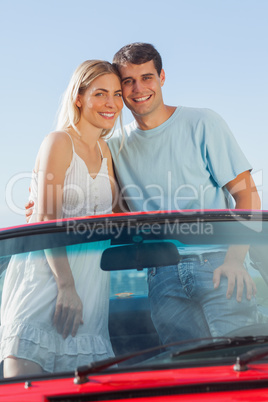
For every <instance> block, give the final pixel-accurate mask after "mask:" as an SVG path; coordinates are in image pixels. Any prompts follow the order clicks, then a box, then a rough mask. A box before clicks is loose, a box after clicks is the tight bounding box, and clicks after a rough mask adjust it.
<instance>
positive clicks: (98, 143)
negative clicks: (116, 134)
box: [97, 141, 103, 159]
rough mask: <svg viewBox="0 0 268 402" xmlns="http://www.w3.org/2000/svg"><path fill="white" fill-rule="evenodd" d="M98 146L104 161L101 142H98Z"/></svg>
mask: <svg viewBox="0 0 268 402" xmlns="http://www.w3.org/2000/svg"><path fill="white" fill-rule="evenodd" d="M97 144H98V146H99V150H100V153H101V159H103V153H102V150H101V146H100V143H99V141H97Z"/></svg>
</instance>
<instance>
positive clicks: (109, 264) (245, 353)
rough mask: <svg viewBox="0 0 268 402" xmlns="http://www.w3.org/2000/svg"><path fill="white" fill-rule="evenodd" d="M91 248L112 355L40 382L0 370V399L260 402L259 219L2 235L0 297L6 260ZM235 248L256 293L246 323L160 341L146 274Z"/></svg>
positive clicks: (267, 226)
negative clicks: (105, 289) (105, 279)
mask: <svg viewBox="0 0 268 402" xmlns="http://www.w3.org/2000/svg"><path fill="white" fill-rule="evenodd" d="M100 241H101V242H102V241H105V242H106V244H107V246H106V248H105V249H104V251H103V252H102V256H101V263H100V269H102V270H103V271H109V272H110V278H111V281H110V302H109V336H110V340H111V344H112V348H113V352H114V357H110V358H106V359H103V360H98V361H94V362H92V361H90V360H89V362H88V365H84V366H82V367H81V366H80V367H76V368H75V369H70V368H69V367H66V369H65V370H64V371H61V372H55V373H45V374H43V375H24V376H20V377H12V378H4V375H3V369H2V368H1V383H0V400H1V402H2V401H3V402H4V401H12V402H14V401H27V402H30V401H50V402H52V401H53V402H54V401H55V402H56V401H58V402H59V401H62V402H63V401H66V402H67V401H119V400H120V401H124V400H125V401H132V400H133V401H134V400H135V401H145V400H146V401H147V400H148V401H175V400H176V401H177V400H178V401H196V400H197V401H215V400H217V401H251V400H252V401H256V400H258V401H267V400H268V212H264V211H256V212H247V211H230V210H228V211H205V212H201V211H180V212H151V213H129V214H113V215H106V216H93V217H87V218H75V219H69V220H62V221H53V222H43V223H36V224H29V225H25V226H19V227H13V228H8V229H2V230H1V231H0V264H1V265H0V272H1V287H0V290H1V291H2V289H3V286H4V283H5V278H6V272H7V271H8V269H9V268H10V261H11V259H12V258H13V257H12V256H18V255H19V256H20V255H21V256H23V255H24V256H26V255H27V254H29V253H40V252H42V253H44V250H53V249H62V248H67V249H68V250H72V252H73V253H75V250H76V248H77V245H81V244H85V245H86V244H87V243H94V242H100ZM241 246H242V247H244V248H245V247H246V249H247V250H248V251H247V253H246V254H245V260H244V267H245V269H246V270H247V271H248V273H249V275H250V277H251V278H252V280H253V281H254V283H255V286H256V290H257V291H256V296H255V297H253V298H252V303H253V304H254V303H255V307H256V310H254V311H255V312H256V313H255V316H254V324H252V323H250V322H249V324H248V325H241V326H239V325H238V327H237V329H236V330H232V331H229V327H228V326H226V333H224V334H222V335H221V336H214V337H213V336H209V337H203V338H200V337H195V338H193V337H191V336H185V337H184V338H183V339H182V337H181V335H180V336H179V334H178V338H177V339H176V334H175V335H174V336H175V340H174V341H173V342H172V343H169V344H164V343H163V340H161V339H162V336H161V334H160V333H159V329H158V328H157V329H156V327H155V325H154V322H155V321H154V318H153V319H152V304H150V303H151V300H150V297H151V296H150V295H149V294H148V273H147V271H150V270H151V269H154V268H159V267H168V266H175V267H176V266H178V264H180V262H181V261H182V259H183V258H185V255H191V256H192V255H196V254H194V253H197V250H198V253H199V254H200V255H201V254H202V253H204V252H205V253H207V251H208V250H212V251H213V252H217V250H218V249H226V250H227V249H228V248H229V247H236V248H237V247H238V248H239V247H241ZM77 249H79V250H81V248H77ZM44 255H45V254H44ZM211 281H212V276H211ZM236 291H237V289H236V288H235V289H234V295H235V296H234V297H236ZM242 302H243V300H242ZM242 302H241V303H242ZM224 303H226V305H228V303H229V300H228V299H226V300H225V301H224ZM236 303H238V302H236ZM195 305H196V306H198V300H196V301H195ZM196 308H197V307H196ZM217 308H218V307H217V299H216V298H215V309H214V311H216V312H217V311H219V310H217ZM4 313H5V312H4V311H3V306H2V315H3V314H4ZM164 313H165V315H166V317H168V318H169V317H170V316H171V314H172V312H171V311H169V310H168V309H166V310H164ZM248 314H249V315H250V312H248ZM191 318H192V317H191V316H189V317H188V320H189V322H192V321H191ZM171 322H172V319H171ZM181 324H182V323H181ZM181 324H180V320H179V321H178V325H179V326H180V325H181ZM194 325H195V324H194V323H193V327H194ZM227 327H228V328H227ZM194 329H195V328H193V330H194ZM160 337H161V339H160Z"/></svg>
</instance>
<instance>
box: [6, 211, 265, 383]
mask: <svg viewBox="0 0 268 402" xmlns="http://www.w3.org/2000/svg"><path fill="white" fill-rule="evenodd" d="M267 245H268V213H266V212H255V213H248V212H246V211H245V212H235V211H207V212H198V211H191V212H189V211H188V212H187V211H185V212H180V213H179V212H170V213H168V212H162V213H159V212H158V213H153V212H152V213H149V214H145V213H136V214H134V213H130V214H113V215H107V216H99V217H88V218H75V219H67V220H61V221H55V222H43V223H38V224H31V225H26V226H21V227H15V228H10V229H6V230H1V231H0V272H1V277H0V280H1V282H0V291H1V299H2V304H1V359H2V366H1V378H2V381H3V380H4V378H5V377H12V376H13V377H14V376H17V375H20V376H21V375H23V376H25V377H29V376H31V377H32V376H33V375H38V376H39V375H47V374H51V375H53V374H54V373H66V372H71V373H74V371H75V370H76V369H77V368H78V367H79V366H85V365H89V364H91V363H92V362H96V361H99V362H101V361H103V360H106V361H107V359H109V358H113V357H119V358H120V357H121V356H124V355H126V354H130V355H131V354H133V355H132V356H130V357H131V358H128V359H125V360H124V361H122V362H118V364H111V368H110V370H113V371H118V370H136V369H139V368H140V367H159V366H161V368H165V367H167V368H169V367H170V366H172V367H173V366H176V365H187V364H191V365H195V366H198V365H201V364H204V361H206V364H207V362H211V364H213V361H217V362H218V361H219V359H220V360H221V362H222V363H224V362H225V361H226V362H230V358H231V359H234V356H237V355H238V354H241V353H242V352H245V350H251V349H252V348H253V347H254V345H255V346H256V347H259V345H260V342H258V340H260V339H261V340H262V343H265V342H267V340H268V338H267V337H268V298H267V294H268V292H267V291H268V288H267V286H268V270H267V268H268V252H267V251H268V247H267ZM232 339H233V340H235V343H232V344H231V347H229V348H228V350H229V351H227V345H228V344H230V341H231V340H232ZM242 339H243V342H241V340H242ZM226 340H227V341H226ZM239 340H240V341H239ZM218 342H219V343H218ZM213 344H214V345H216V347H214V348H213V347H212V345H213ZM206 345H209V347H207V348H206ZM204 346H205V347H204ZM200 347H202V348H201V349H200ZM198 348H199V349H198ZM239 348H241V350H240V349H239ZM146 349H148V351H146ZM195 350H196V352H195ZM142 351H145V352H144V353H141V352H142ZM190 351H192V353H190ZM188 352H189V353H188ZM3 361H4V363H3ZM14 361H15V362H17V361H19V362H22V364H23V369H21V366H20V371H16V370H17V369H14V368H13V366H12V365H13V363H14ZM6 362H8V365H9V366H8V365H7V367H8V368H7V369H6V368H4V367H3V366H4V365H5V364H6ZM10 365H11V366H10ZM9 367H11V369H10V371H9ZM5 370H6V373H7V372H8V371H9V372H10V373H11V374H10V375H5ZM21 370H22V371H21ZM23 370H24V371H23ZM35 370H36V371H35Z"/></svg>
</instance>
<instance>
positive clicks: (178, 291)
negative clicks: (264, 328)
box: [148, 252, 257, 344]
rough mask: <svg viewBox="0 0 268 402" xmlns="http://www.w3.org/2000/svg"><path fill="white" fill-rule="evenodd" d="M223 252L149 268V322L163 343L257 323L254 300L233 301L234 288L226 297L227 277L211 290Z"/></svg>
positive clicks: (217, 333) (222, 258) (234, 296)
mask: <svg viewBox="0 0 268 402" xmlns="http://www.w3.org/2000/svg"><path fill="white" fill-rule="evenodd" d="M225 255H226V253H225V252H215V253H207V254H203V255H200V256H194V257H187V256H185V257H183V258H182V260H181V261H180V263H179V264H178V265H172V266H168V267H159V268H149V269H148V286H149V300H150V307H151V314H152V320H153V323H154V325H155V328H156V330H157V332H158V334H159V337H160V339H161V341H162V342H163V344H166V343H171V342H177V341H182V340H189V339H195V338H203V337H210V336H223V335H225V334H227V333H228V332H231V331H233V330H236V329H238V328H241V327H244V326H246V325H252V324H255V323H256V322H257V305H256V300H255V298H254V297H252V299H251V300H247V298H246V291H245V289H244V293H243V297H242V301H241V302H240V303H239V302H237V301H236V288H235V289H234V292H233V295H232V297H231V298H230V299H227V298H226V291H227V282H228V281H227V278H226V277H223V276H222V277H221V282H220V286H219V288H218V289H214V286H213V282H212V278H213V272H214V270H215V269H216V268H217V267H219V266H220V265H222V264H223V262H224V258H225Z"/></svg>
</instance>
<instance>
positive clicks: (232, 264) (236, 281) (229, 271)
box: [213, 260, 257, 302]
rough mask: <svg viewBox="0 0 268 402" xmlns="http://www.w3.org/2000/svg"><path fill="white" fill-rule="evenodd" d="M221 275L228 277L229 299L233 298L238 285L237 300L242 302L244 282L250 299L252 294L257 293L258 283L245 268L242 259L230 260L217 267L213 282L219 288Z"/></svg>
mask: <svg viewBox="0 0 268 402" xmlns="http://www.w3.org/2000/svg"><path fill="white" fill-rule="evenodd" d="M221 275H223V276H226V278H227V279H228V287H227V292H226V297H227V299H230V298H231V296H232V294H233V291H234V287H235V285H236V288H237V291H236V300H237V301H238V302H241V300H242V294H243V289H244V282H245V284H246V289H247V299H248V300H250V299H251V297H252V296H255V295H256V291H257V289H256V285H255V283H254V281H253V279H252V278H251V277H250V275H249V274H248V272H247V271H246V270H245V268H244V266H243V264H242V263H241V261H237V260H232V261H230V260H229V261H228V262H224V263H223V264H222V265H221V266H220V267H218V268H216V269H215V271H214V274H213V283H214V288H215V289H217V288H218V287H219V285H220V280H221Z"/></svg>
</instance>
